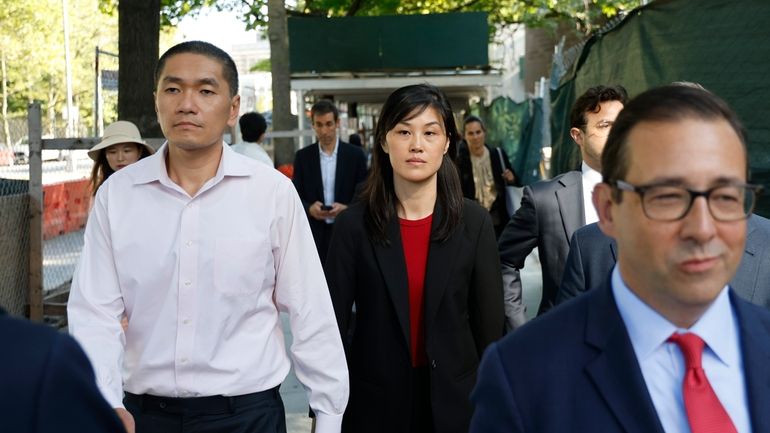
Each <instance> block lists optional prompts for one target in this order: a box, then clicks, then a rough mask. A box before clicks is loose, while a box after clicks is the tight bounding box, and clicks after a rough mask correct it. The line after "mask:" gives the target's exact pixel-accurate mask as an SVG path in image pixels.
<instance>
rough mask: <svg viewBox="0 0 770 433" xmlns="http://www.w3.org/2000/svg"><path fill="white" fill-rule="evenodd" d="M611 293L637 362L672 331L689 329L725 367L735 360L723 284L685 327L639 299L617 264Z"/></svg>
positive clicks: (732, 320) (732, 318) (730, 314)
mask: <svg viewBox="0 0 770 433" xmlns="http://www.w3.org/2000/svg"><path fill="white" fill-rule="evenodd" d="M612 294H613V295H614V296H615V303H616V304H617V307H618V311H619V312H620V316H621V317H622V318H623V322H624V323H625V325H626V329H627V330H628V335H629V337H630V339H631V344H632V346H633V347H634V352H635V353H636V357H637V358H638V359H639V360H640V361H641V360H643V359H645V358H647V357H648V356H650V355H652V353H653V352H654V351H655V350H656V349H658V347H660V346H661V345H662V344H665V343H666V340H668V337H670V336H671V334H673V333H674V332H692V333H694V334H696V335H698V336H699V337H700V338H702V339H703V341H705V342H706V344H707V345H708V347H709V348H710V349H711V350H712V351H713V352H714V354H715V355H716V356H717V358H719V360H720V361H721V362H723V363H724V364H725V365H728V366H729V365H730V362H731V361H733V360H737V359H738V345H737V344H735V343H736V341H735V338H734V337H735V335H736V328H735V326H736V322H735V316H734V314H733V311H732V307H731V305H730V297H729V291H728V287H727V286H725V287H724V288H723V289H722V291H721V292H720V293H719V295H717V297H716V299H715V300H714V302H713V303H712V304H711V306H709V308H708V309H707V310H706V312H705V313H704V314H703V316H701V318H700V319H698V321H697V322H695V324H694V325H693V326H691V327H690V328H689V329H680V328H677V327H676V326H675V325H674V324H673V323H671V322H669V321H668V320H667V319H666V318H665V317H663V316H661V315H660V314H659V313H658V312H657V311H655V310H653V309H652V308H651V307H650V306H649V305H647V304H645V303H644V302H643V301H642V300H641V299H639V297H637V296H636V294H634V293H633V292H632V291H631V289H629V288H628V286H626V283H625V282H624V281H623V277H622V276H621V275H620V269H619V267H618V266H617V265H616V266H615V268H614V269H613V271H612Z"/></svg>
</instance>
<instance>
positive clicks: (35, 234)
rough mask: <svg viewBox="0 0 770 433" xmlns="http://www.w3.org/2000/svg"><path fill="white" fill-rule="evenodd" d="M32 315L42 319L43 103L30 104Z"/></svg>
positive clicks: (32, 317) (30, 301) (29, 297)
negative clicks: (41, 104)
mask: <svg viewBox="0 0 770 433" xmlns="http://www.w3.org/2000/svg"><path fill="white" fill-rule="evenodd" d="M27 128H28V131H29V287H28V290H29V292H28V299H27V301H28V302H29V318H30V319H31V320H36V321H42V320H43V161H42V158H41V153H42V148H43V123H42V120H41V113H40V104H39V103H37V102H35V103H32V104H30V105H29V109H28V111H27Z"/></svg>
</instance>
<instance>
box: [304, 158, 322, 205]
mask: <svg viewBox="0 0 770 433" xmlns="http://www.w3.org/2000/svg"><path fill="white" fill-rule="evenodd" d="M312 146H313V150H312V151H311V152H310V155H309V157H308V166H307V167H305V169H306V170H307V173H308V176H307V179H308V181H310V182H312V183H311V185H313V186H314V187H315V191H314V194H315V197H317V200H318V201H320V202H321V203H323V202H324V182H323V176H321V156H320V154H319V152H320V151H321V144H320V143H313V144H312ZM311 179H312V180H311ZM311 198H312V197H311ZM309 201H310V203H308V204H313V201H314V200H309Z"/></svg>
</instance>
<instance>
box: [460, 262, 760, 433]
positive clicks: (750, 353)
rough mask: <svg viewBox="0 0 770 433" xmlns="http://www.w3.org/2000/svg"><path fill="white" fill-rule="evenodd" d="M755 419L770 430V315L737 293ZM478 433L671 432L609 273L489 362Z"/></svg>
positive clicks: (502, 344) (481, 377) (479, 390)
mask: <svg viewBox="0 0 770 433" xmlns="http://www.w3.org/2000/svg"><path fill="white" fill-rule="evenodd" d="M730 302H731V304H732V306H733V308H734V310H735V314H736V317H737V318H738V324H739V329H740V331H739V332H740V340H741V341H740V345H741V350H742V354H743V368H744V374H745V376H746V390H747V394H748V401H749V408H748V409H749V416H750V419H751V424H752V428H753V430H754V433H768V432H770V411H768V408H770V387H768V383H770V369H768V367H767V366H768V363H770V312H769V311H767V310H765V309H763V308H761V307H758V306H756V305H752V304H750V303H748V302H746V301H744V300H742V299H740V298H739V297H738V296H736V295H735V293H734V292H732V290H731V292H730ZM471 399H472V401H473V403H474V404H475V405H476V408H475V412H474V415H473V419H472V421H471V430H470V431H471V432H472V433H502V432H505V433H519V432H531V433H583V432H585V433H598V432H601V433H621V432H622V433H663V428H662V426H661V424H660V421H659V419H658V415H657V412H656V411H655V408H654V406H653V403H652V399H651V397H650V395H649V392H648V391H647V387H646V385H645V382H644V378H643V377H642V372H641V369H640V367H639V363H638V362H637V359H636V355H635V354H634V350H633V347H632V345H631V340H630V338H629V337H628V333H627V331H626V327H625V324H624V323H623V319H622V318H621V317H620V313H619V312H618V309H617V306H616V304H615V299H614V297H613V295H612V290H611V288H610V278H609V276H607V279H606V281H605V282H604V283H603V284H602V285H601V286H599V287H598V288H597V289H595V290H591V291H589V292H587V293H586V294H585V295H582V296H580V297H578V298H576V299H574V300H573V301H571V302H568V303H566V304H564V305H560V306H558V307H556V308H554V309H553V310H551V312H550V313H549V314H547V315H545V316H543V317H540V318H538V319H536V320H534V321H532V322H530V323H528V324H526V325H524V326H523V327H521V328H520V329H518V330H517V331H516V332H513V333H512V334H509V335H508V336H506V337H505V338H503V339H502V340H501V341H499V342H497V343H494V344H493V345H492V346H490V348H489V349H488V350H487V352H486V353H485V354H484V357H483V359H482V361H481V366H480V367H479V373H478V381H477V383H476V388H475V389H474V391H473V394H472V396H471Z"/></svg>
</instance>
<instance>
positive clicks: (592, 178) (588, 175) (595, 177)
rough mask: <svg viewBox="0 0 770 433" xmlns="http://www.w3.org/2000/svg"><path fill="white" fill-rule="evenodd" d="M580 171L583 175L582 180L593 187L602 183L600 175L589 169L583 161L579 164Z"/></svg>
mask: <svg viewBox="0 0 770 433" xmlns="http://www.w3.org/2000/svg"><path fill="white" fill-rule="evenodd" d="M580 171H581V172H582V173H583V179H584V180H586V181H588V182H590V183H592V184H594V185H596V184H597V183H599V182H601V181H602V174H601V173H599V172H598V171H596V170H594V169H593V168H591V167H589V166H588V164H586V162H585V161H583V162H582V163H581V165H580Z"/></svg>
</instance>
